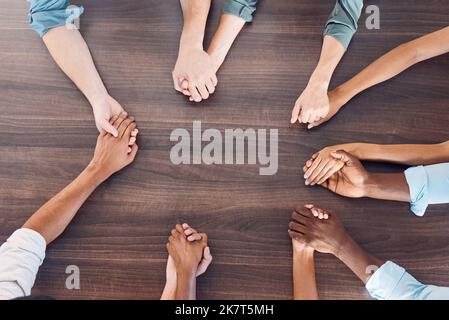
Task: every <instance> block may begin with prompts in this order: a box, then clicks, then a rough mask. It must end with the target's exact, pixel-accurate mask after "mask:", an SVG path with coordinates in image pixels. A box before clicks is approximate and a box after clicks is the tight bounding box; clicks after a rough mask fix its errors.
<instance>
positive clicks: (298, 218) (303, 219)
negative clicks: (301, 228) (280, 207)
mask: <svg viewBox="0 0 449 320" xmlns="http://www.w3.org/2000/svg"><path fill="white" fill-rule="evenodd" d="M292 220H293V221H296V222H298V223H300V224H302V225H306V224H307V221H308V220H309V218H308V217H305V216H303V215H302V214H300V213H298V212H293V214H292Z"/></svg>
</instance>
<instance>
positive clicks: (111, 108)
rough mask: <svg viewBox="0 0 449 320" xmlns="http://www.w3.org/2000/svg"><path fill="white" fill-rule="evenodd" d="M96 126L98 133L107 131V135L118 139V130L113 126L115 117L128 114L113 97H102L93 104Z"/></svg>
mask: <svg viewBox="0 0 449 320" xmlns="http://www.w3.org/2000/svg"><path fill="white" fill-rule="evenodd" d="M92 109H93V112H94V117H95V124H96V126H97V129H98V131H101V130H105V131H106V132H107V133H110V134H112V135H113V136H114V137H117V135H118V132H117V129H116V128H114V126H113V125H112V124H111V122H110V120H111V118H112V117H113V116H116V115H119V114H121V113H123V112H124V113H126V112H125V110H123V107H122V106H121V105H120V104H119V103H118V102H117V101H116V100H115V99H114V98H112V97H111V96H109V95H108V96H106V97H101V98H99V99H97V100H95V101H93V102H92Z"/></svg>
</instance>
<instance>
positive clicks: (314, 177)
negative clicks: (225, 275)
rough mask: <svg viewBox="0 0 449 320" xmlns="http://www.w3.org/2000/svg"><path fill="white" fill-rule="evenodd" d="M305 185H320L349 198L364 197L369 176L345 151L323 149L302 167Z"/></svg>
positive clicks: (358, 162)
mask: <svg viewBox="0 0 449 320" xmlns="http://www.w3.org/2000/svg"><path fill="white" fill-rule="evenodd" d="M303 171H304V179H305V184H306V185H316V184H318V185H320V186H322V187H324V188H326V189H329V190H330V191H332V192H335V193H337V194H339V195H342V196H346V197H350V198H361V197H364V196H365V195H366V193H367V192H366V191H367V188H368V185H369V180H370V175H369V173H368V172H367V171H366V170H365V168H364V167H363V165H362V164H361V162H360V160H359V159H357V158H356V157H354V156H353V155H351V154H350V153H347V152H346V151H342V150H338V151H335V150H333V149H332V148H325V149H323V150H322V151H320V152H318V153H315V154H314V155H313V156H312V159H310V160H309V161H307V163H306V165H305V166H304V167H303Z"/></svg>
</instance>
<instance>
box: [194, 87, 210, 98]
mask: <svg viewBox="0 0 449 320" xmlns="http://www.w3.org/2000/svg"><path fill="white" fill-rule="evenodd" d="M197 88H198V91H199V92H200V94H201V98H203V99H204V100H206V99H208V98H209V91H207V88H206V84H205V83H202V84H201V85H199V86H197Z"/></svg>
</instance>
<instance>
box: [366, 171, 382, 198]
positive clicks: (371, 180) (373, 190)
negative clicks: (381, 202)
mask: <svg viewBox="0 0 449 320" xmlns="http://www.w3.org/2000/svg"><path fill="white" fill-rule="evenodd" d="M377 177H378V175H377V174H376V173H367V178H366V181H365V182H364V185H363V197H367V198H376V194H377V193H378V191H379V189H380V188H381V183H380V182H379V179H377Z"/></svg>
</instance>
